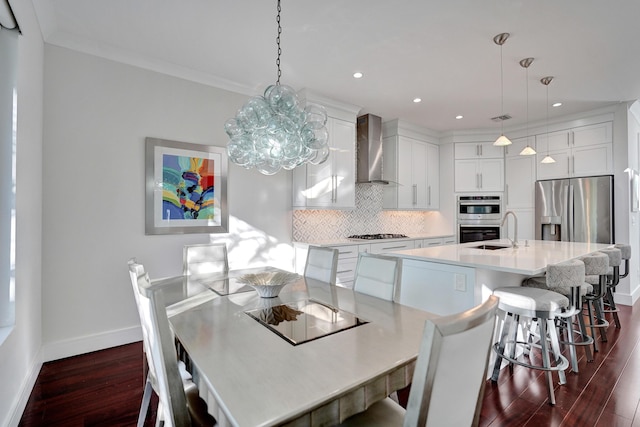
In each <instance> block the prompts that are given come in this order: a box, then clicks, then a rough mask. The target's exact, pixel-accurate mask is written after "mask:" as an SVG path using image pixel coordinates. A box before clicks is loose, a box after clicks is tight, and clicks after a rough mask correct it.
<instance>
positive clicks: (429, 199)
mask: <svg viewBox="0 0 640 427" xmlns="http://www.w3.org/2000/svg"><path fill="white" fill-rule="evenodd" d="M427 205H429V206H431V186H430V185H429V186H427Z"/></svg>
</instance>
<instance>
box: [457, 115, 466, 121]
mask: <svg viewBox="0 0 640 427" xmlns="http://www.w3.org/2000/svg"><path fill="white" fill-rule="evenodd" d="M463 117H464V116H463V115H461V114H459V115H457V116H456V120H460V119H461V118H463Z"/></svg>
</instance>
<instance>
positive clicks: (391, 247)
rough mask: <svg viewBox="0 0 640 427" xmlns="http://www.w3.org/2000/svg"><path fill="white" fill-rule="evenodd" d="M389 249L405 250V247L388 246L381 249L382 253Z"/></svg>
mask: <svg viewBox="0 0 640 427" xmlns="http://www.w3.org/2000/svg"><path fill="white" fill-rule="evenodd" d="M389 249H407V246H405V245H402V246H389V247H386V248H382V250H383V251H388V250H389Z"/></svg>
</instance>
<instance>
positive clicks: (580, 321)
mask: <svg viewBox="0 0 640 427" xmlns="http://www.w3.org/2000/svg"><path fill="white" fill-rule="evenodd" d="M576 317H577V318H578V324H579V325H580V332H581V333H582V338H583V339H585V338H586V337H588V336H589V334H588V333H587V326H586V325H585V324H584V316H583V315H582V313H578V314H576ZM584 352H585V356H586V357H587V362H593V353H592V352H591V347H590V346H589V345H585V346H584Z"/></svg>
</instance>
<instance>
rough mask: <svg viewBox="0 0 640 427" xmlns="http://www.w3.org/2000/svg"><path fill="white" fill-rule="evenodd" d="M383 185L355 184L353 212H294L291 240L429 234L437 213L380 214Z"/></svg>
mask: <svg viewBox="0 0 640 427" xmlns="http://www.w3.org/2000/svg"><path fill="white" fill-rule="evenodd" d="M382 192H383V186H381V185H372V184H356V208H355V209H354V210H344V211H343V210H320V209H318V210H294V211H293V239H294V240H295V241H299V242H313V241H327V240H336V239H344V238H345V237H347V236H349V235H352V234H372V233H400V234H406V235H409V236H411V235H426V234H432V233H433V232H434V230H430V229H429V218H430V217H432V216H437V215H439V213H438V212H422V211H420V212H418V211H383V210H382Z"/></svg>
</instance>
